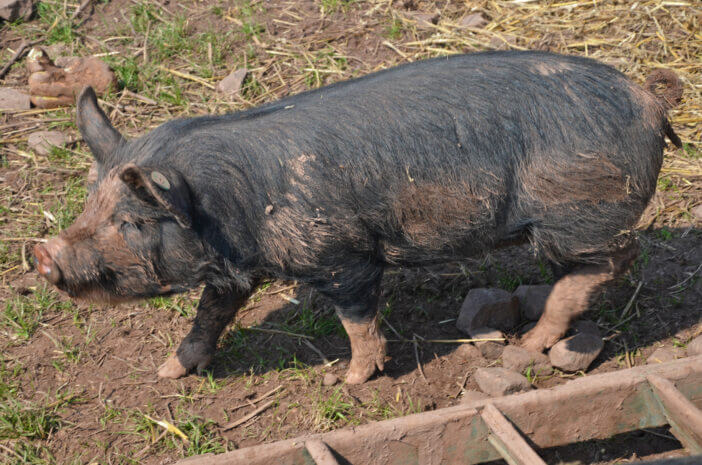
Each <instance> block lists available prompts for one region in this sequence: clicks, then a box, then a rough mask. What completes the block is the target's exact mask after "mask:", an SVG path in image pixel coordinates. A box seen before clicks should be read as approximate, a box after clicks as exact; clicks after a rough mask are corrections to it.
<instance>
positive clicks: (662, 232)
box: [656, 227, 673, 241]
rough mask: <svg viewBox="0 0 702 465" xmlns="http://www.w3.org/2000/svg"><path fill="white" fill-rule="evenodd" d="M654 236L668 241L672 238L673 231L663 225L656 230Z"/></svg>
mask: <svg viewBox="0 0 702 465" xmlns="http://www.w3.org/2000/svg"><path fill="white" fill-rule="evenodd" d="M656 236H657V237H658V239H660V240H662V241H669V240H671V239H672V238H673V232H672V231H671V230H670V229H668V228H666V227H663V228H661V229H659V230H658V231H656Z"/></svg>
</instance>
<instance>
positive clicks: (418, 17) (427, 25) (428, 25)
mask: <svg viewBox="0 0 702 465" xmlns="http://www.w3.org/2000/svg"><path fill="white" fill-rule="evenodd" d="M405 15H406V16H407V18H409V19H411V20H412V21H415V22H416V23H417V28H418V29H434V28H433V27H432V26H435V25H436V24H438V23H439V18H440V15H439V13H421V12H418V11H408V12H406V13H405Z"/></svg>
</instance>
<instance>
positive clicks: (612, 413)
mask: <svg viewBox="0 0 702 465" xmlns="http://www.w3.org/2000/svg"><path fill="white" fill-rule="evenodd" d="M650 375H658V376H661V377H663V378H667V379H669V380H672V381H674V382H675V383H676V385H677V388H678V390H680V392H682V393H683V395H685V396H686V397H687V398H688V399H690V400H691V401H692V403H693V404H696V405H698V406H702V355H700V356H695V357H688V358H685V359H680V360H676V361H674V362H670V363H666V364H660V365H646V366H642V367H635V368H631V369H628V370H621V371H618V372H616V373H604V374H601V375H593V376H587V377H584V378H579V379H576V380H573V381H570V382H568V383H566V384H563V385H560V386H557V387H555V388H552V389H538V390H534V391H530V392H527V393H523V394H517V395H512V396H507V397H501V398H497V399H488V400H486V401H478V402H475V403H472V404H462V405H457V406H455V407H449V408H444V409H440V410H435V411H432V412H425V413H420V414H415V415H409V416H406V417H402V418H394V419H392V420H386V421H381V422H376V423H370V424H367V425H363V426H359V427H350V428H344V429H341V430H337V431H332V432H330V433H325V434H317V435H311V436H307V437H301V438H296V439H290V440H285V441H278V442H273V443H270V444H263V445H261V446H254V447H249V448H245V449H239V450H235V451H232V452H228V453H225V454H221V455H216V456H210V457H206V458H205V460H206V461H203V462H202V463H200V462H198V461H197V460H195V461H189V462H188V465H239V464H242V465H243V464H246V465H268V464H271V463H275V464H280V465H312V463H311V462H310V456H309V454H308V453H307V452H306V449H305V447H304V443H305V442H306V441H309V440H312V439H318V440H321V441H324V442H325V443H326V444H328V445H329V447H331V448H332V449H333V450H334V452H335V453H336V454H337V456H340V457H342V458H343V459H344V460H345V461H346V462H348V463H351V464H354V465H376V464H377V465H389V464H393V463H402V464H406V465H412V464H422V465H438V464H459V463H460V464H474V463H482V462H488V461H490V460H495V459H499V458H501V457H500V455H499V454H498V453H497V452H496V451H495V449H494V448H493V446H491V445H490V443H489V442H488V441H487V438H488V436H489V434H490V432H489V430H488V428H487V426H486V424H485V422H484V421H483V420H482V418H481V417H480V414H479V410H480V409H482V408H483V407H484V406H485V405H486V404H488V403H493V404H494V405H495V407H497V408H498V409H499V410H500V411H501V412H502V413H503V414H504V415H505V416H506V417H507V418H509V420H510V421H511V422H512V423H513V424H514V425H515V427H516V428H518V429H519V431H521V432H522V433H523V434H524V435H525V436H526V437H528V438H529V440H530V441H531V442H532V443H533V444H535V445H536V446H537V447H539V448H545V447H554V446H561V445H565V444H570V443H573V442H580V441H587V440H590V439H604V438H608V437H611V436H614V435H616V434H620V433H625V432H628V431H635V430H638V429H641V428H651V427H656V426H662V425H665V424H667V423H668V420H667V419H666V417H665V415H664V413H663V411H662V409H661V408H660V407H659V406H658V402H657V400H656V398H655V396H654V394H653V391H652V389H651V387H650V385H649V383H648V381H647V379H646V378H647V377H648V376H650ZM342 462H343V461H342Z"/></svg>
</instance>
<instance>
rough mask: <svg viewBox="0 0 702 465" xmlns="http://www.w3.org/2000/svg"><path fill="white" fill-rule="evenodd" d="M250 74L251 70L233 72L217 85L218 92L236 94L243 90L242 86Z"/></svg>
mask: <svg viewBox="0 0 702 465" xmlns="http://www.w3.org/2000/svg"><path fill="white" fill-rule="evenodd" d="M247 74H249V70H247V69H246V68H240V69H237V70H236V71H233V72H232V73H230V74H229V76H227V77H225V78H224V79H222V80H221V81H219V83H218V84H217V90H218V91H220V92H222V93H225V94H228V95H232V94H236V93H238V92H239V91H240V90H241V86H243V85H244V80H245V79H246V75H247Z"/></svg>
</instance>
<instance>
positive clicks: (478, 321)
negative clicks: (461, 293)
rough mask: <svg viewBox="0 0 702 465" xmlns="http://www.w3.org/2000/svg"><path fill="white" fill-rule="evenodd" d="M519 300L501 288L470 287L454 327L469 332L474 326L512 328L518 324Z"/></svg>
mask: <svg viewBox="0 0 702 465" xmlns="http://www.w3.org/2000/svg"><path fill="white" fill-rule="evenodd" d="M519 320H520V315H519V300H518V299H517V298H516V297H513V296H511V295H510V293H509V292H507V291H505V290H503V289H488V288H480V289H471V290H470V292H468V295H467V296H466V298H465V300H464V301H463V305H462V306H461V312H460V314H459V315H458V320H457V321H456V327H457V328H458V329H459V330H461V331H463V332H464V333H467V334H471V331H473V330H475V329H476V328H483V327H490V328H498V329H501V330H508V329H512V328H514V327H515V326H517V325H518V324H519Z"/></svg>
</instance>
